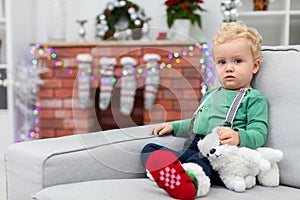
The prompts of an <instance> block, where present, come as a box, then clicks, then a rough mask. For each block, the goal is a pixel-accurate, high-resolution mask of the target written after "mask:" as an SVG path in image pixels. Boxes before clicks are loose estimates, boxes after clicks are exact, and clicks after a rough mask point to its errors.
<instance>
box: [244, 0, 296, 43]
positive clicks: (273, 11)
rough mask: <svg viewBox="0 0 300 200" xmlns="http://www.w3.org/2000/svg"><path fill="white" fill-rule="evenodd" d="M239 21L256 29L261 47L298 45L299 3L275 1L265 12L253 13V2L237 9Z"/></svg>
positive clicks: (290, 0) (246, 0)
mask: <svg viewBox="0 0 300 200" xmlns="http://www.w3.org/2000/svg"><path fill="white" fill-rule="evenodd" d="M238 13H239V20H242V21H244V22H245V23H246V24H247V25H249V26H253V27H255V28H257V30H258V31H259V32H260V33H261V34H262V36H263V45H290V44H293V45H296V44H300V32H299V31H300V1H299V0H276V1H274V2H272V3H270V4H269V9H268V10H266V11H253V0H244V1H243V5H242V6H241V7H240V8H238Z"/></svg>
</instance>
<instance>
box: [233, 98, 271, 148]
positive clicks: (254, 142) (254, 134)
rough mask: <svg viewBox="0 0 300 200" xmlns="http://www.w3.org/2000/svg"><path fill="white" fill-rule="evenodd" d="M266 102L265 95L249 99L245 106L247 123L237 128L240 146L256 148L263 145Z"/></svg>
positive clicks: (267, 125)
mask: <svg viewBox="0 0 300 200" xmlns="http://www.w3.org/2000/svg"><path fill="white" fill-rule="evenodd" d="M268 127H269V124H268V103H267V100H266V98H265V97H263V96H259V97H257V98H251V99H249V102H248V106H247V125H246V127H245V129H242V128H238V129H237V130H236V131H237V132H239V136H240V144H239V146H241V147H248V148H251V149H256V148H258V147H261V146H263V145H264V143H265V142H266V139H267V133H268Z"/></svg>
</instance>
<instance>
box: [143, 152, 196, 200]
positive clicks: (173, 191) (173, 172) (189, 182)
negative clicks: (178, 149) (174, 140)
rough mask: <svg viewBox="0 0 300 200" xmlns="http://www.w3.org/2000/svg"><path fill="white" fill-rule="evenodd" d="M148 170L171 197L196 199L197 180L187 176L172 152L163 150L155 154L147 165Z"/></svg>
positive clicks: (187, 199) (188, 199)
mask: <svg viewBox="0 0 300 200" xmlns="http://www.w3.org/2000/svg"><path fill="white" fill-rule="evenodd" d="M146 169H148V170H149V172H150V174H151V175H152V176H153V178H154V180H155V182H156V183H157V185H158V186H159V187H160V188H163V189H164V190H166V192H167V193H168V194H169V195H170V196H172V197H174V198H176V199H184V200H192V199H194V198H195V196H196V193H197V190H196V189H195V185H196V183H195V180H194V179H192V178H191V177H190V176H189V175H188V174H187V172H186V171H185V170H184V169H183V167H182V165H181V163H180V161H179V160H178V158H177V157H176V156H175V155H174V154H173V153H172V152H169V151H163V150H158V151H155V152H153V153H152V154H151V155H150V157H149V159H148V161H147V163H146Z"/></svg>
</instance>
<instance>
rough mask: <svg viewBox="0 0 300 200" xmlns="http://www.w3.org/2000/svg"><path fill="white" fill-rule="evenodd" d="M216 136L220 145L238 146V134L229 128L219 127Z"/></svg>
mask: <svg viewBox="0 0 300 200" xmlns="http://www.w3.org/2000/svg"><path fill="white" fill-rule="evenodd" d="M218 135H219V139H220V142H221V144H230V145H236V146H238V145H239V144H240V133H239V132H237V131H235V130H233V129H232V128H229V127H223V126H222V127H220V128H219V130H218Z"/></svg>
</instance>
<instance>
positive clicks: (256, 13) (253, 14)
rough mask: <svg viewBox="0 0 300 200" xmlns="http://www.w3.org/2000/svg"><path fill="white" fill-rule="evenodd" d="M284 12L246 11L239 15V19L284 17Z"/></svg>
mask: <svg viewBox="0 0 300 200" xmlns="http://www.w3.org/2000/svg"><path fill="white" fill-rule="evenodd" d="M286 14H287V13H286V11H282V10H279V11H277V10H276V11H275V10H274V11H246V12H241V13H239V16H240V17H266V16H285V15H286Z"/></svg>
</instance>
